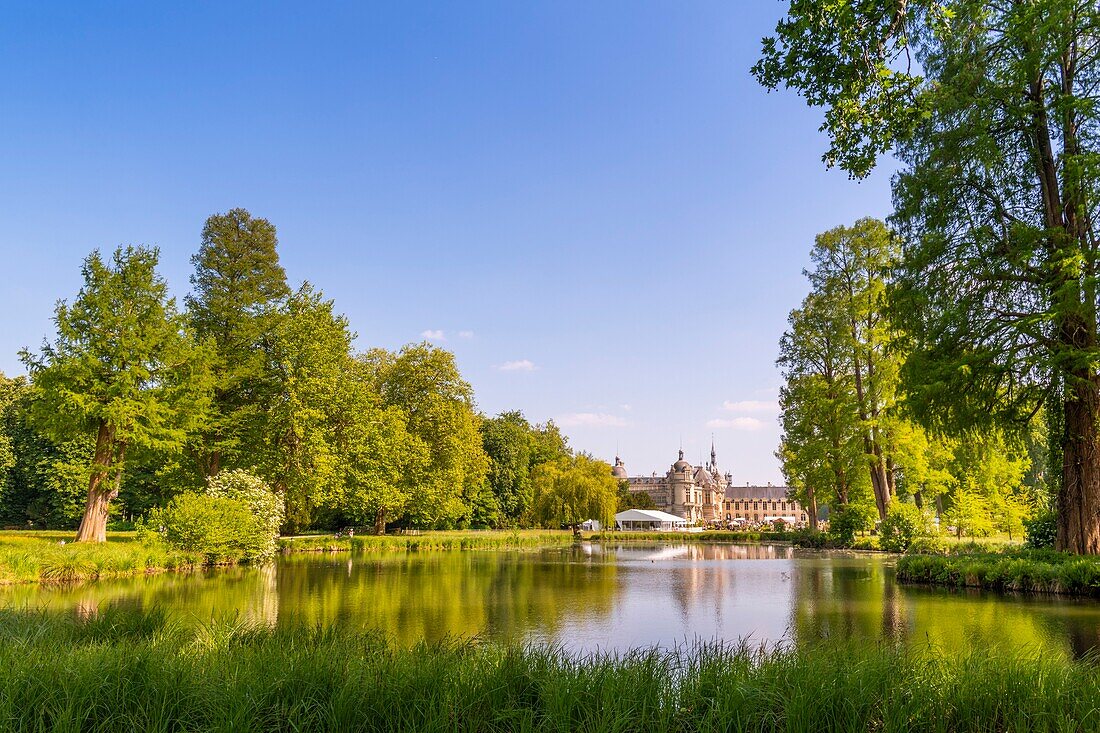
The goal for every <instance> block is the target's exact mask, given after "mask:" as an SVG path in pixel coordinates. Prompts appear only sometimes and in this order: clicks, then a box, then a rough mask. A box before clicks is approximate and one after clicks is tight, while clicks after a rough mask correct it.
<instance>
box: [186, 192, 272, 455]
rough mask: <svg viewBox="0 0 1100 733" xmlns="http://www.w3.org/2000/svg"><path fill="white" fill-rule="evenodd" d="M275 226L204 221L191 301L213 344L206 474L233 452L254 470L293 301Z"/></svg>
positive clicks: (199, 331) (242, 215) (201, 334)
mask: <svg viewBox="0 0 1100 733" xmlns="http://www.w3.org/2000/svg"><path fill="white" fill-rule="evenodd" d="M277 244H278V240H277V239H276V236H275V227H274V226H272V225H271V223H270V222H268V221H267V220H266V219H259V218H253V217H252V216H251V215H250V214H249V213H248V212H247V211H245V210H244V209H232V210H231V211H229V212H227V213H225V214H215V215H213V216H211V217H210V218H208V219H207V220H206V224H205V226H203V229H202V243H201V245H200V247H199V251H198V253H196V254H195V255H194V256H193V257H192V258H191V262H192V264H193V265H194V266H195V273H194V274H193V275H192V276H191V285H192V287H193V288H194V293H193V294H191V295H188V296H187V298H186V305H187V311H188V315H189V317H190V321H191V325H192V328H193V329H194V331H195V334H196V335H197V337H198V338H200V339H209V341H210V342H211V343H212V344H213V347H214V359H213V364H212V371H213V375H214V396H213V405H212V414H211V419H210V423H209V427H208V429H207V430H206V431H205V432H204V434H203V435H202V436H201V444H200V445H199V446H197V447H196V450H195V453H196V458H197V459H198V461H199V464H200V468H201V470H202V471H203V473H204V474H205V475H209V476H212V475H214V474H216V473H217V472H218V471H219V470H220V469H221V467H222V463H223V460H224V459H225V457H226V456H227V455H228V457H229V459H230V462H231V463H232V464H233V465H235V466H242V465H243V466H250V465H252V461H253V457H252V455H251V454H252V452H253V450H254V449H255V447H256V445H257V443H259V442H260V440H262V432H263V429H264V417H265V416H266V414H267V409H268V408H269V407H270V405H271V403H272V402H273V400H274V399H275V398H276V392H277V391H278V387H279V385H278V383H277V378H276V377H277V374H276V372H275V371H274V370H273V369H272V368H271V359H270V355H271V351H272V348H273V346H274V344H273V339H274V336H275V333H276V331H277V328H278V321H279V319H280V317H281V316H282V306H283V304H284V303H285V302H286V299H287V298H288V297H289V296H290V289H289V287H287V283H286V273H285V272H284V271H283V268H282V266H281V265H280V264H279V255H278V254H277V252H276V246H277Z"/></svg>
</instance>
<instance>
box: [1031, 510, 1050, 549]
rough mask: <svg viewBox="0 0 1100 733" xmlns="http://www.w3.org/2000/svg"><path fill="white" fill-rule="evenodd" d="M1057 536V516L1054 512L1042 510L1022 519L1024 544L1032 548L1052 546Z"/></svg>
mask: <svg viewBox="0 0 1100 733" xmlns="http://www.w3.org/2000/svg"><path fill="white" fill-rule="evenodd" d="M1057 537H1058V518H1057V517H1056V516H1055V515H1054V512H1043V513H1042V514H1038V515H1036V516H1035V517H1033V518H1031V519H1025V520H1024V544H1025V545H1027V546H1028V547H1030V548H1033V549H1036V550H1037V549H1041V548H1044V547H1054V541H1055V539H1056V538H1057Z"/></svg>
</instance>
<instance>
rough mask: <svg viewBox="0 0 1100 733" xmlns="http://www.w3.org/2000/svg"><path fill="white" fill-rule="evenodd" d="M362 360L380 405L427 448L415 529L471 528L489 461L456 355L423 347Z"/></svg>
mask: <svg viewBox="0 0 1100 733" xmlns="http://www.w3.org/2000/svg"><path fill="white" fill-rule="evenodd" d="M365 359H366V363H367V364H368V366H369V368H370V369H371V371H372V373H373V375H374V384H375V388H376V389H377V391H378V393H379V394H380V395H381V398H382V404H384V405H386V406H389V407H395V408H397V409H399V410H400V411H401V412H402V414H403V415H404V416H405V420H406V423H407V425H408V431H409V433H410V434H411V435H413V436H415V437H417V438H418V439H419V440H420V441H422V442H423V443H424V445H426V446H427V451H428V465H427V469H426V472H425V474H424V476H423V480H422V482H421V484H420V487H419V497H418V500H417V501H416V502H415V503H413V504H411V505H410V506H409V512H408V514H407V516H408V519H409V521H411V522H412V523H413V524H415V525H417V526H454V525H456V524H458V523H462V522H469V520H470V507H471V505H473V504H474V503H475V501H476V500H477V499H478V498H479V497H480V496H481V495H482V492H483V491H484V489H485V486H486V484H485V477H486V474H487V471H488V458H487V456H486V455H485V450H484V448H483V447H482V441H481V434H480V433H479V429H478V428H479V422H480V419H481V418H480V416H479V415H478V414H477V412H476V410H475V405H474V399H473V390H472V389H471V387H470V385H469V383H468V382H466V380H464V379H463V378H462V374H461V373H460V372H459V370H458V366H457V365H456V364H455V360H454V355H453V354H451V353H450V352H448V351H445V350H443V349H438V348H435V347H434V346H432V345H431V344H427V343H422V344H415V345H411V346H406V347H404V348H403V349H401V351H400V352H398V353H396V354H394V353H391V352H388V351H384V350H382V349H374V350H372V351H370V352H368V354H367V355H366V357H365Z"/></svg>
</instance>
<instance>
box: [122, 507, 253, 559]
mask: <svg viewBox="0 0 1100 733" xmlns="http://www.w3.org/2000/svg"><path fill="white" fill-rule="evenodd" d="M138 536H139V538H140V539H141V540H142V541H143V542H145V543H147V544H149V543H154V544H155V542H156V541H162V542H163V543H165V544H166V545H167V546H168V547H171V548H173V549H176V550H182V551H183V552H189V553H195V554H198V555H201V556H202V557H203V558H204V560H205V562H206V563H207V564H210V565H214V564H224V563H236V562H241V561H246V560H255V559H259V558H262V557H265V556H266V555H267V554H269V553H270V552H271V551H272V550H273V538H272V537H271V535H270V533H269V532H268V531H267V527H266V526H265V525H264V522H263V521H262V519H261V518H260V517H257V516H256V514H254V513H253V511H252V507H251V506H250V505H249V504H248V502H246V501H245V500H243V499H230V498H227V497H224V496H210V495H206V494H195V493H190V492H188V493H185V494H180V495H179V496H177V497H175V498H174V499H172V501H170V502H169V503H168V506H166V507H164V508H163V509H154V510H153V511H152V512H150V514H149V516H148V517H147V518H146V519H145V520H144V521H143V522H141V523H140V524H139V527H138Z"/></svg>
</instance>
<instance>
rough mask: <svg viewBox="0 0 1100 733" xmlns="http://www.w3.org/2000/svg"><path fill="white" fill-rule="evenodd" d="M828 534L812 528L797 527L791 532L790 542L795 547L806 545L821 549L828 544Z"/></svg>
mask: <svg viewBox="0 0 1100 733" xmlns="http://www.w3.org/2000/svg"><path fill="white" fill-rule="evenodd" d="M828 540H829V538H828V536H827V535H826V534H825V533H824V532H821V531H818V530H813V529H808V528H807V529H798V530H795V531H794V532H792V533H791V542H793V543H794V544H795V545H796V546H797V547H808V548H810V549H814V550H821V549H824V548H825V547H827V546H828Z"/></svg>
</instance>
